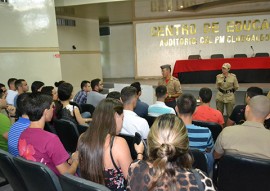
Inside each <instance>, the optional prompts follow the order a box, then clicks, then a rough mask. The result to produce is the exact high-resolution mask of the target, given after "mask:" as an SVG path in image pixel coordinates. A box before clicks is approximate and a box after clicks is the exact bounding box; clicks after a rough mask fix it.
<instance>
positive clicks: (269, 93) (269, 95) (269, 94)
mask: <svg viewBox="0 0 270 191" xmlns="http://www.w3.org/2000/svg"><path fill="white" fill-rule="evenodd" d="M267 97H268V98H269V99H270V91H269V92H268V94H267Z"/></svg>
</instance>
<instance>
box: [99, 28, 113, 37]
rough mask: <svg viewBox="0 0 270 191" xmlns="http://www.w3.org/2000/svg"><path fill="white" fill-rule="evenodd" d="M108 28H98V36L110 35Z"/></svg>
mask: <svg viewBox="0 0 270 191" xmlns="http://www.w3.org/2000/svg"><path fill="white" fill-rule="evenodd" d="M110 34H111V31H110V27H99V35H100V36H107V35H110Z"/></svg>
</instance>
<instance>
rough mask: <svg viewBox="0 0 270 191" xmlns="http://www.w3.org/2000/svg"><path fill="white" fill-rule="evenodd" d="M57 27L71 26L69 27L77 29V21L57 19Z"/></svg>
mask: <svg viewBox="0 0 270 191" xmlns="http://www.w3.org/2000/svg"><path fill="white" fill-rule="evenodd" d="M56 23H57V26H69V27H75V26H76V21H75V20H72V19H62V18H56Z"/></svg>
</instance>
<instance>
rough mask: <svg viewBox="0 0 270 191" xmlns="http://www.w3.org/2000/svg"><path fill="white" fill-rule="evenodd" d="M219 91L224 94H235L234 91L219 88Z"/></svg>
mask: <svg viewBox="0 0 270 191" xmlns="http://www.w3.org/2000/svg"><path fill="white" fill-rule="evenodd" d="M218 90H219V91H220V92H221V93H223V94H228V93H234V89H229V90H223V89H221V88H218Z"/></svg>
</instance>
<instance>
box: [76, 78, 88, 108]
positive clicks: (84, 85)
mask: <svg viewBox="0 0 270 191" xmlns="http://www.w3.org/2000/svg"><path fill="white" fill-rule="evenodd" d="M90 91H91V86H90V82H89V81H87V80H83V81H82V82H81V90H80V91H79V92H78V93H77V94H76V95H75V96H74V99H73V101H74V102H76V103H77V104H79V105H81V104H85V103H86V101H87V94H88V93H89V92H90Z"/></svg>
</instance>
